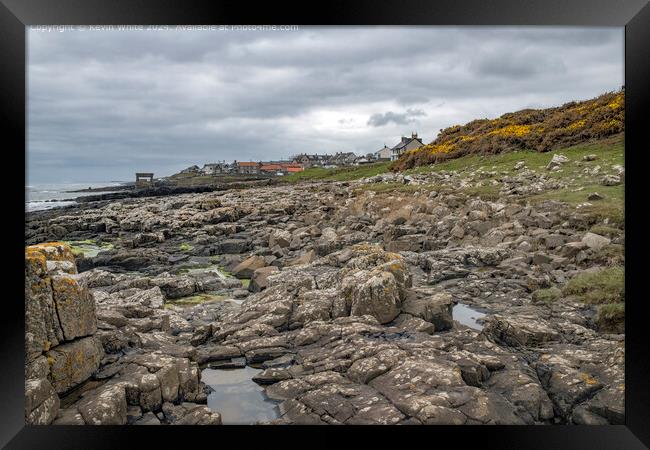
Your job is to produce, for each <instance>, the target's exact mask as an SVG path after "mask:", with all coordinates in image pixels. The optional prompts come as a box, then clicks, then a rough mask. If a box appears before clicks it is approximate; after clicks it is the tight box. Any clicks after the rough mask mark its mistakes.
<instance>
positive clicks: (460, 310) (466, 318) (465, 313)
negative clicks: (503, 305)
mask: <svg viewBox="0 0 650 450" xmlns="http://www.w3.org/2000/svg"><path fill="white" fill-rule="evenodd" d="M452 316H453V319H454V320H456V321H458V322H460V323H461V324H463V325H465V326H468V327H470V328H473V329H475V330H482V329H483V325H481V324H480V323H478V319H481V318H483V317H485V316H486V314H484V313H482V312H479V311H477V310H475V309H472V308H471V307H469V306H468V305H465V304H464V303H458V304H456V305H455V306H454V309H453V311H452Z"/></svg>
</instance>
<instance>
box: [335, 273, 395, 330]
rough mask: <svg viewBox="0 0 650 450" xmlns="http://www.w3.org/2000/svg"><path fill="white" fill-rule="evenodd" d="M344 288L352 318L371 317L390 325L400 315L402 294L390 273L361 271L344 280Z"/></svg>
mask: <svg viewBox="0 0 650 450" xmlns="http://www.w3.org/2000/svg"><path fill="white" fill-rule="evenodd" d="M342 288H343V295H344V296H345V299H346V302H347V305H348V308H349V311H350V315H351V316H364V315H370V316H373V317H375V318H376V319H377V320H378V321H379V323H388V322H390V321H392V320H393V319H394V318H395V317H397V316H398V315H399V313H400V306H401V304H402V301H401V299H400V292H399V288H398V286H397V281H396V280H395V276H393V274H392V273H390V272H384V271H368V270H360V271H357V272H355V273H354V274H352V275H350V276H348V277H346V278H344V279H343V282H342Z"/></svg>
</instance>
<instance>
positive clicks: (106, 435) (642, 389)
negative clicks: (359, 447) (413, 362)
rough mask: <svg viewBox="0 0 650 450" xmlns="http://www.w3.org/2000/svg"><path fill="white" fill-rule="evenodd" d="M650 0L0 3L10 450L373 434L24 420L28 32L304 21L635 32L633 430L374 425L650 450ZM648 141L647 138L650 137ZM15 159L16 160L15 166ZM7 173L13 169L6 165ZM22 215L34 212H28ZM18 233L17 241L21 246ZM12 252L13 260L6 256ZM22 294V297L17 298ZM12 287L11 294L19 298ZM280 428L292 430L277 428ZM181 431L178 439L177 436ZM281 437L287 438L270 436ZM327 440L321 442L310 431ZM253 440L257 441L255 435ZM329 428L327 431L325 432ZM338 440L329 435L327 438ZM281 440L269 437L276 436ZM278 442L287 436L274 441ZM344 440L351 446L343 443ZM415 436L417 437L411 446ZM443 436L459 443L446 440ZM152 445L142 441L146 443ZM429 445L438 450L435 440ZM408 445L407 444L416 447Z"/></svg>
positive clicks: (5, 422) (630, 296)
mask: <svg viewBox="0 0 650 450" xmlns="http://www.w3.org/2000/svg"><path fill="white" fill-rule="evenodd" d="M647 3H648V2H647V0H624V1H622V0H619V1H607V0H592V1H589V0H579V1H578V0H573V1H571V2H569V1H564V0H536V1H532V0H498V1H496V0H445V1H436V2H433V1H424V0H399V1H395V0H392V1H382V2H378V1H370V0H364V1H359V0H358V1H348V2H343V1H340V0H336V1H331V0H330V1H324V2H321V3H318V4H310V3H308V2H282V3H277V2H266V3H250V2H241V1H240V2H235V1H228V0H219V1H214V0H213V1H204V0H200V1H199V0H193V1H172V0H113V1H110V2H109V1H103V2H102V1H99V0H49V1H48V0H1V2H0V48H1V50H0V51H1V53H0V61H1V62H0V67H2V70H1V71H0V76H1V78H2V84H1V88H0V92H1V95H2V96H1V97H0V110H1V111H2V115H1V116H0V117H2V121H3V124H4V125H5V130H6V132H5V135H4V139H5V142H7V141H9V142H14V143H15V144H14V145H13V146H12V147H5V148H4V149H5V152H4V154H5V157H9V155H8V154H9V153H10V154H11V158H12V159H15V163H6V164H7V166H5V169H7V167H13V169H11V170H9V172H11V175H12V178H13V179H12V181H11V182H10V183H9V184H8V185H7V186H6V189H7V190H9V194H8V195H7V194H6V197H7V198H9V199H10V200H8V203H7V206H6V208H8V210H9V211H13V213H9V214H7V218H6V219H5V222H6V224H7V225H9V227H10V229H9V230H8V231H6V233H8V236H9V238H8V239H6V241H5V242H6V243H7V244H10V246H7V249H6V251H5V258H6V259H5V260H6V261H9V263H8V264H7V268H6V269H5V271H4V273H3V274H4V275H5V286H7V287H9V286H10V287H11V288H12V289H11V291H6V294H5V298H4V301H3V302H2V303H3V307H4V308H3V310H2V311H3V314H2V319H3V320H2V321H3V326H2V327H0V333H2V339H1V340H0V342H1V343H2V344H1V345H0V352H1V353H2V358H1V359H0V361H2V368H1V369H0V389H1V390H2V394H3V395H2V397H0V398H1V399H2V408H1V411H2V420H1V421H0V444H1V445H3V446H6V448H46V449H53V448H83V449H98V448H116V447H124V448H129V447H131V446H136V445H137V446H138V447H140V446H141V445H146V447H148V448H157V447H159V446H161V447H162V448H164V447H167V446H169V445H170V444H171V443H173V442H178V443H179V444H178V445H185V446H187V445H192V446H196V445H198V443H197V442H196V441H197V439H201V440H203V439H205V440H206V442H207V443H211V444H204V445H235V444H234V442H236V441H233V442H231V443H230V444H227V441H226V440H225V436H226V435H229V436H228V437H233V438H236V439H237V437H238V438H239V439H238V441H240V442H256V441H257V439H264V441H257V445H273V444H280V445H292V444H298V445H305V444H307V445H310V446H311V445H313V444H314V443H321V442H322V443H323V444H325V445H328V446H333V445H338V443H340V442H345V441H344V440H341V438H342V436H341V437H337V436H336V435H337V434H339V433H340V434H348V433H349V432H354V433H358V432H359V431H361V432H364V431H369V430H368V428H363V427H350V428H343V427H341V428H334V429H333V428H331V427H329V428H327V430H325V429H324V428H317V429H314V428H307V427H284V428H282V427H249V428H248V429H246V430H242V429H241V428H240V427H203V428H202V427H192V428H191V429H188V428H187V427H109V426H104V427H92V426H89V427H63V426H57V427H38V426H25V425H24V359H23V358H24V337H23V336H24V309H23V306H24V305H23V304H21V303H20V301H19V300H18V299H19V298H20V297H19V296H20V295H21V287H20V279H21V277H22V275H21V269H20V267H19V265H18V264H17V261H19V259H20V258H21V257H22V256H21V255H22V254H23V251H24V247H22V246H21V243H20V239H19V236H21V235H22V236H24V222H23V223H22V225H23V227H22V228H21V223H20V222H21V221H19V220H18V219H17V218H18V217H20V216H21V215H22V214H24V197H23V196H21V195H20V194H19V190H20V189H22V188H21V187H20V186H19V184H20V181H21V180H22V181H24V171H23V172H22V173H20V172H19V171H18V167H19V165H20V163H21V161H22V163H23V164H25V160H24V156H25V155H24V154H23V158H21V155H20V151H19V150H18V149H19V148H21V147H22V148H23V149H25V147H24V145H25V138H26V131H25V126H26V102H25V101H26V94H27V93H26V92H25V91H26V78H25V75H26V67H25V62H26V53H25V51H26V30H25V27H26V26H29V25H37V24H41V25H43V24H59V25H75V24H77V25H78V24H98V25H100V24H143V25H147V24H197V25H198V24H235V23H237V24H274V23H282V24H299V25H300V24H302V25H562V26H625V92H626V102H625V115H626V136H625V166H626V186H627V187H628V188H626V192H625V211H626V268H625V270H626V275H627V276H626V291H627V302H626V303H627V306H626V309H627V314H626V332H627V336H626V399H625V405H626V419H625V420H626V423H625V425H620V426H614V425H611V426H575V425H569V426H543V427H534V426H516V427H515V426H513V427H502V426H493V427H489V426H484V427H476V426H469V427H446V426H436V427H434V428H432V427H426V426H422V427H374V428H372V429H371V430H370V431H371V434H372V435H373V436H374V437H376V438H381V439H384V438H397V439H398V440H400V441H401V442H404V443H413V444H412V445H417V444H415V443H416V442H418V441H420V442H423V443H425V445H454V446H458V445H460V446H461V447H460V448H462V447H463V446H464V444H467V443H470V442H474V443H476V444H477V445H480V446H481V448H485V447H492V446H494V447H498V448H500V449H508V448H513V449H515V448H517V449H523V448H539V449H563V448H587V449H609V448H612V449H636V448H647V447H646V446H647V445H650V394H649V393H648V391H649V390H648V376H649V374H650V358H649V357H648V353H649V351H648V346H647V342H648V339H647V332H646V330H647V325H646V324H645V323H644V322H646V321H647V319H646V317H645V314H644V312H645V311H644V303H647V301H646V300H645V299H644V298H643V297H642V293H643V287H644V286H643V285H642V284H641V278H640V277H641V276H642V271H643V270H644V267H643V263H644V260H643V259H642V258H643V253H642V252H643V250H642V248H645V245H643V244H644V243H645V242H644V241H647V238H646V237H645V235H646V233H644V232H643V222H642V217H641V216H642V208H643V206H644V202H643V197H642V195H643V189H642V186H643V185H642V183H643V181H644V179H643V178H644V173H643V170H644V167H645V166H644V164H643V161H642V158H643V152H647V150H646V149H647V147H648V146H647V143H644V140H643V138H644V137H646V136H644V132H645V131H646V128H647V127H644V125H645V124H647V122H648V117H650V111H649V107H648V104H649V102H648V96H649V92H648V91H649V90H648V85H649V83H648V81H649V80H650V71H649V67H650V46H649V44H650V6H649V5H648V4H647ZM646 142H647V141H646ZM9 164H12V165H11V166H9ZM5 172H7V170H5ZM23 217H24V216H23ZM13 236H16V238H15V239H14V238H13ZM7 252H8V254H7ZM14 289H15V290H16V291H17V292H15V293H14ZM9 292H11V293H9ZM278 428H282V429H278ZM179 431H180V433H179ZM277 432H281V433H282V434H283V438H282V441H277V440H275V439H273V438H272V436H271V435H272V434H275V433H277ZM306 432H309V433H313V434H317V433H318V434H321V435H322V436H323V438H319V439H313V438H307V437H305V436H303V434H304V433H306ZM250 433H253V434H250ZM324 433H327V434H324ZM329 436H332V437H331V438H330V439H328V438H327V437H329ZM269 438H271V440H269ZM276 439H277V438H276ZM343 439H346V440H347V438H345V437H343ZM405 439H408V440H405ZM444 441H448V442H453V444H444ZM137 442H142V444H136V443H137ZM427 443H428V444H427ZM407 445H408V444H407Z"/></svg>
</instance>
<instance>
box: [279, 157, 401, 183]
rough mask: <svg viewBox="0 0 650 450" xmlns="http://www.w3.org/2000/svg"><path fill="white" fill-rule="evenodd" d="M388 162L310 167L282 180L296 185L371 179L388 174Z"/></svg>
mask: <svg viewBox="0 0 650 450" xmlns="http://www.w3.org/2000/svg"><path fill="white" fill-rule="evenodd" d="M389 165H390V162H383V163H375V164H365V165H362V166H352V167H338V168H336V169H324V168H322V167H312V168H310V169H305V170H304V171H302V172H296V173H292V174H291V175H287V176H285V177H284V178H282V181H284V182H287V183H298V182H301V181H351V180H358V179H360V178H366V177H372V176H375V175H379V174H381V173H386V172H388V166H389Z"/></svg>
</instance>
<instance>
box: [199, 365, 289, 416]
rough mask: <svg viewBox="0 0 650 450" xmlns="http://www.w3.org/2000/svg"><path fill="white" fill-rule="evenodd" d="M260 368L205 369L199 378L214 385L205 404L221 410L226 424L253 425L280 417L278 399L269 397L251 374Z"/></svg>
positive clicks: (257, 371)
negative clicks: (274, 399)
mask: <svg viewBox="0 0 650 450" xmlns="http://www.w3.org/2000/svg"><path fill="white" fill-rule="evenodd" d="M260 372H261V370H259V369H255V368H253V367H249V366H247V367H245V368H243V369H225V370H224V369H210V368H208V369H204V370H203V372H202V373H201V380H202V381H203V382H204V383H205V384H207V385H208V386H210V387H211V388H212V389H214V392H212V393H211V394H210V395H209V396H208V407H209V408H210V409H212V410H213V411H217V412H219V413H220V414H221V420H222V422H223V423H224V424H225V425H252V424H255V423H257V422H264V421H269V420H273V419H277V418H278V417H279V410H278V406H277V403H276V402H274V401H272V400H269V399H268V398H267V397H266V395H265V394H264V388H262V387H261V386H259V385H258V384H257V383H255V382H254V381H253V380H252V378H253V377H254V376H255V375H257V374H258V373H260Z"/></svg>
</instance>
